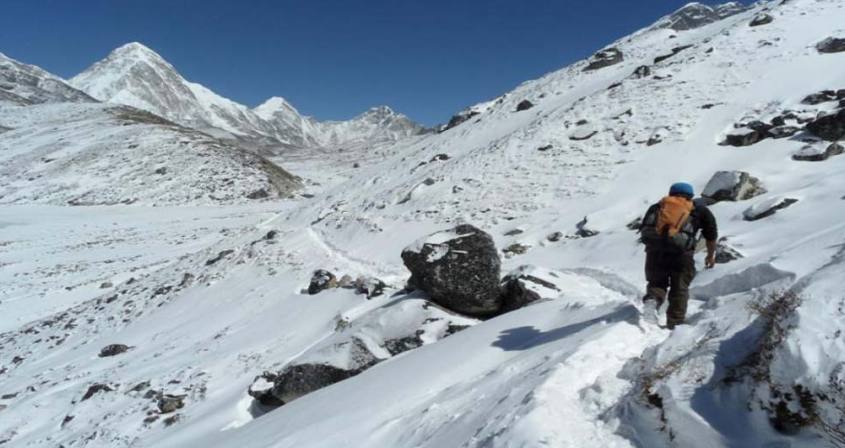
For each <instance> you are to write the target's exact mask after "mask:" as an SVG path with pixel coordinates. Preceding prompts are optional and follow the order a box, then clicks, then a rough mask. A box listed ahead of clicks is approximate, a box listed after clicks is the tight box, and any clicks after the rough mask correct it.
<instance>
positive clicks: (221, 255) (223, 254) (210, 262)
mask: <svg viewBox="0 0 845 448" xmlns="http://www.w3.org/2000/svg"><path fill="white" fill-rule="evenodd" d="M233 253H235V251H234V250H232V249H226V250H222V251H220V252H219V253H218V254H217V256H216V257H214V258H212V259H210V260H208V261H206V262H205V265H206V266H211V265H213V264H214V263H217V262H218V261H220V260H222V259H224V258H226V257H227V256H229V255H231V254H233Z"/></svg>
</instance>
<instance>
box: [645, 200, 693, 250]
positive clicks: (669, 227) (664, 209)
mask: <svg viewBox="0 0 845 448" xmlns="http://www.w3.org/2000/svg"><path fill="white" fill-rule="evenodd" d="M694 209H695V204H693V202H692V201H691V200H689V199H686V198H684V197H680V196H666V197H665V198H663V199H661V200H660V202H659V203H658V207H657V210H656V212H651V213H648V214H646V216H645V217H644V218H643V223H642V226H641V227H640V234H641V241H642V242H643V243H645V245H646V247H648V248H650V250H665V251H671V252H686V251H690V250H693V249H695V234H696V233H697V232H696V231H695V227H694V226H693V223H692V219H690V216H691V215H692V212H693V210H694Z"/></svg>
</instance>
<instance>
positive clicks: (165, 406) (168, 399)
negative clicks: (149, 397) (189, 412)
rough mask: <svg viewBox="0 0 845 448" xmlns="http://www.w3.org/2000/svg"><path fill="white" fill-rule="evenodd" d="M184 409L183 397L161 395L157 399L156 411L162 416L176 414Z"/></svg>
mask: <svg viewBox="0 0 845 448" xmlns="http://www.w3.org/2000/svg"><path fill="white" fill-rule="evenodd" d="M183 407H185V395H170V394H162V396H161V397H159V399H158V410H159V412H161V413H162V414H169V413H171V412H176V411H177V410H178V409H182V408H183Z"/></svg>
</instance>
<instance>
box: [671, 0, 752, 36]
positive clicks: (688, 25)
mask: <svg viewBox="0 0 845 448" xmlns="http://www.w3.org/2000/svg"><path fill="white" fill-rule="evenodd" d="M746 9H747V8H746V7H745V6H743V5H742V4H741V3H738V2H728V3H723V4H721V5H716V6H709V5H705V4H703V3H699V2H691V3H687V4H686V5H684V6H682V7H681V8H680V9H678V10H677V11H675V12H673V13H672V14H670V15H668V16H666V17H664V18H662V19H661V20H660V21H658V25H657V26H658V27H661V28H671V29H673V30H675V31H686V30H691V29H695V28H698V27H701V26H704V25H707V24H710V23H713V22H716V21H718V20H721V19H724V18H726V17H730V16H732V15H734V14H738V13H740V12H742V11H745V10H746Z"/></svg>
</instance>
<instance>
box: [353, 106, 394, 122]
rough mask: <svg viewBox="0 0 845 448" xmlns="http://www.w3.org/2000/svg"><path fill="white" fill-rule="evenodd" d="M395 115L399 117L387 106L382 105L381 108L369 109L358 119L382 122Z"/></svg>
mask: <svg viewBox="0 0 845 448" xmlns="http://www.w3.org/2000/svg"><path fill="white" fill-rule="evenodd" d="M396 115H399V114H397V113H396V112H394V111H393V109H391V108H390V107H389V106H384V105H382V106H375V107H371V108H370V109H368V110H367V111H366V112H364V113H363V114H361V115H360V116H359V117H361V118H364V117H366V118H370V119H374V120H384V119H387V118H390V117H394V116H396Z"/></svg>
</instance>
